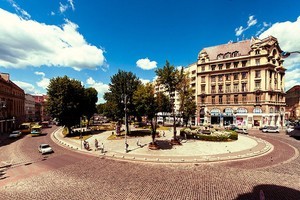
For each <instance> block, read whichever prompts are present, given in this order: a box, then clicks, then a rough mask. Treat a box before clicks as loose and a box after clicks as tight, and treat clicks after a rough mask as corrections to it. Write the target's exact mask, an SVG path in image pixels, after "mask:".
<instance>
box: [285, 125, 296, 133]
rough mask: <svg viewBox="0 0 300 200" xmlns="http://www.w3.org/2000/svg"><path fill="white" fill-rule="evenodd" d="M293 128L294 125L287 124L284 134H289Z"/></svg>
mask: <svg viewBox="0 0 300 200" xmlns="http://www.w3.org/2000/svg"><path fill="white" fill-rule="evenodd" d="M294 129H295V127H294V126H288V127H287V129H286V134H289V133H290V132H292V131H293V130H294Z"/></svg>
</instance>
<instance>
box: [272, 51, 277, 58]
mask: <svg viewBox="0 0 300 200" xmlns="http://www.w3.org/2000/svg"><path fill="white" fill-rule="evenodd" d="M276 54H277V51H276V49H274V50H273V52H272V55H273V56H274V57H275V56H276Z"/></svg>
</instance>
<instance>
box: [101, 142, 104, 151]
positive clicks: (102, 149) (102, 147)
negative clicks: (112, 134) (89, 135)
mask: <svg viewBox="0 0 300 200" xmlns="http://www.w3.org/2000/svg"><path fill="white" fill-rule="evenodd" d="M101 153H104V144H103V142H102V144H101Z"/></svg>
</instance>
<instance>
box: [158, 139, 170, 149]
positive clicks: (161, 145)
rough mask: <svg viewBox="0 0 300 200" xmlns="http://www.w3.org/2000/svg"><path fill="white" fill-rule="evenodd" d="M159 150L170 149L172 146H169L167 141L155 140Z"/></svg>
mask: <svg viewBox="0 0 300 200" xmlns="http://www.w3.org/2000/svg"><path fill="white" fill-rule="evenodd" d="M155 142H156V143H157V145H158V146H159V149H161V150H168V149H172V144H170V141H169V140H156V141H155Z"/></svg>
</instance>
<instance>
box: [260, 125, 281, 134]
mask: <svg viewBox="0 0 300 200" xmlns="http://www.w3.org/2000/svg"><path fill="white" fill-rule="evenodd" d="M262 132H264V133H279V128H278V126H269V127H267V128H264V129H263V130H262Z"/></svg>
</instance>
